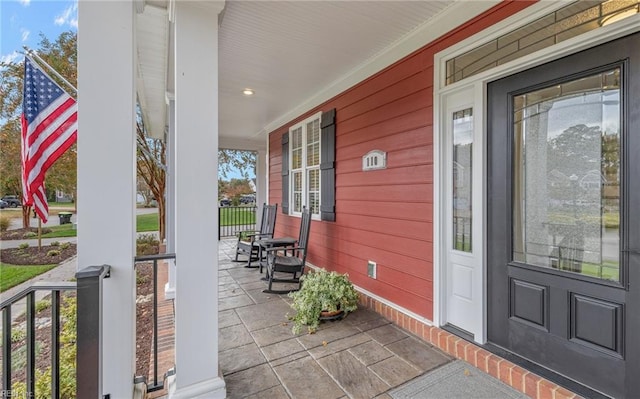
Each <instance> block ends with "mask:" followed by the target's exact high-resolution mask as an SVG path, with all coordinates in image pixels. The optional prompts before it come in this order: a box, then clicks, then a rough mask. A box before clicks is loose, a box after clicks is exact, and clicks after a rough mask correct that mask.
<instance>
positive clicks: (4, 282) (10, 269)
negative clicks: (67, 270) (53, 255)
mask: <svg viewBox="0 0 640 399" xmlns="http://www.w3.org/2000/svg"><path fill="white" fill-rule="evenodd" d="M56 266H57V265H40V266H27V265H20V266H16V265H9V264H6V263H0V276H2V278H0V292H4V291H6V290H8V289H9V288H11V287H15V286H16V285H18V284H20V283H23V282H25V281H27V280H30V279H32V278H34V277H35V276H38V275H40V274H42V273H44V272H47V271H49V270H51V269H53V268H54V267H56Z"/></svg>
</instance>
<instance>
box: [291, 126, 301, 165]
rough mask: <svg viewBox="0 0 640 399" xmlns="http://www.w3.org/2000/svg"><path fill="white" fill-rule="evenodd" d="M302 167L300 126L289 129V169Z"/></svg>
mask: <svg viewBox="0 0 640 399" xmlns="http://www.w3.org/2000/svg"><path fill="white" fill-rule="evenodd" d="M301 167H302V127H298V128H296V129H294V130H292V131H291V169H300V168H301Z"/></svg>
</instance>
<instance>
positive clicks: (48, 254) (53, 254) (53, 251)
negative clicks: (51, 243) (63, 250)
mask: <svg viewBox="0 0 640 399" xmlns="http://www.w3.org/2000/svg"><path fill="white" fill-rule="evenodd" d="M58 255H60V251H58V250H57V249H50V250H49V251H47V256H58Z"/></svg>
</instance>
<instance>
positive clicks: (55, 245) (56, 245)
mask: <svg viewBox="0 0 640 399" xmlns="http://www.w3.org/2000/svg"><path fill="white" fill-rule="evenodd" d="M49 245H51V246H52V247H59V246H60V241H53V242H52V243H51V244H49Z"/></svg>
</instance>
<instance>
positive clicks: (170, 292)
mask: <svg viewBox="0 0 640 399" xmlns="http://www.w3.org/2000/svg"><path fill="white" fill-rule="evenodd" d="M164 299H176V287H172V286H171V283H170V282H168V283H166V284H165V285H164Z"/></svg>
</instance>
